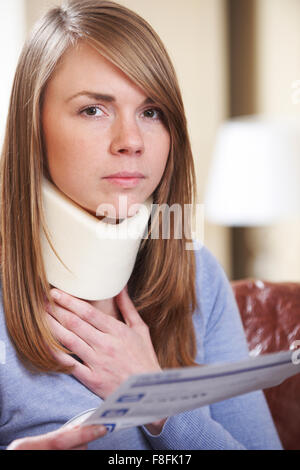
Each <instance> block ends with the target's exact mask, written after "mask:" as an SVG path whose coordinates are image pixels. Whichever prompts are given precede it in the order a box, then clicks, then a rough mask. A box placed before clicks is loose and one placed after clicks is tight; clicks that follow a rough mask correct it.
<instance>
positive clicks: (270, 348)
mask: <svg viewBox="0 0 300 470" xmlns="http://www.w3.org/2000/svg"><path fill="white" fill-rule="evenodd" d="M231 286H232V289H233V292H234V295H235V298H236V301H237V304H238V307H239V310H240V314H241V318H242V321H243V325H244V328H245V332H246V336H247V340H248V345H249V349H250V351H253V353H255V354H264V353H271V352H277V351H281V350H289V349H291V345H292V343H293V342H294V341H296V340H300V283H299V284H298V283H275V282H273V283H272V282H265V281H260V280H252V279H245V280H241V281H232V282H231ZM264 393H265V396H266V399H267V402H268V405H269V408H270V411H271V413H272V416H273V419H274V423H275V425H276V428H277V430H278V434H279V436H280V439H281V442H282V445H283V447H284V449H286V450H299V449H300V374H298V375H296V376H294V377H291V378H289V379H287V380H286V381H285V382H283V383H282V384H280V385H278V386H277V387H273V388H269V389H266V390H264Z"/></svg>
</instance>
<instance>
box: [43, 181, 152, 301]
mask: <svg viewBox="0 0 300 470" xmlns="http://www.w3.org/2000/svg"><path fill="white" fill-rule="evenodd" d="M42 195H43V205H44V211H45V217H46V224H47V230H48V233H49V236H50V240H51V243H52V245H53V247H54V249H55V250H56V252H57V254H58V256H59V257H60V258H61V260H62V261H63V263H64V264H65V265H66V267H67V268H68V269H67V268H66V267H65V266H64V265H63V263H62V262H61V261H60V260H59V259H58V257H57V256H56V255H55V253H54V252H53V250H52V248H51V247H50V245H49V243H48V241H47V238H46V236H45V233H44V231H43V230H41V243H42V251H43V259H44V265H45V269H46V275H47V279H48V282H49V283H50V284H51V285H52V286H54V287H57V288H58V289H61V290H62V291H64V292H67V293H68V294H71V295H74V296H75V297H78V298H81V299H85V300H104V299H108V298H112V297H115V296H116V295H117V294H119V293H120V292H121V290H122V289H123V288H124V287H125V286H126V284H127V282H128V281H129V278H130V276H131V274H132V271H133V268H134V264H135V261H136V257H137V254H138V251H139V248H140V244H141V241H142V238H144V237H145V236H147V228H148V221H149V218H150V215H151V205H152V203H153V197H152V196H151V197H150V198H149V199H148V200H147V201H146V202H145V203H144V204H142V205H141V206H140V209H139V210H138V211H137V213H136V214H135V215H134V216H132V217H128V218H126V219H123V220H122V222H121V223H119V224H109V223H107V222H104V221H100V220H99V219H97V217H95V216H93V215H91V214H90V213H89V212H87V211H85V210H84V209H82V208H81V207H80V206H78V205H77V204H76V203H75V202H73V201H72V200H71V199H69V198H68V197H67V196H66V195H65V194H63V193H62V192H61V191H60V190H59V189H58V188H57V187H56V186H54V185H53V184H52V183H51V182H50V181H49V180H48V179H46V178H44V179H43V184H42Z"/></svg>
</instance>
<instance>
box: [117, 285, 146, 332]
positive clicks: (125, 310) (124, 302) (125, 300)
mask: <svg viewBox="0 0 300 470" xmlns="http://www.w3.org/2000/svg"><path fill="white" fill-rule="evenodd" d="M115 299H116V303H117V305H118V307H119V310H120V312H121V314H122V316H123V318H124V320H125V322H126V324H127V325H128V326H130V327H135V326H145V322H144V321H143V319H142V317H141V316H140V314H139V313H138V311H137V309H136V308H135V305H134V303H133V302H132V300H131V298H130V297H129V294H128V291H127V289H126V287H124V289H123V290H122V291H121V292H120V293H119V294H118V295H117V296H116V297H115Z"/></svg>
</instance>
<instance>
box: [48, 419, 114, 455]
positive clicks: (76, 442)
mask: <svg viewBox="0 0 300 470" xmlns="http://www.w3.org/2000/svg"><path fill="white" fill-rule="evenodd" d="M55 432H56V433H57V434H56V435H53V436H52V443H51V446H52V448H53V447H54V448H58V449H62V450H63V449H72V448H75V447H82V446H85V445H86V444H88V443H89V442H92V441H94V440H96V439H99V438H100V437H103V436H105V434H106V433H107V429H106V427H105V426H101V425H100V426H95V425H93V426H75V427H74V428H69V429H67V430H66V429H64V428H63V429H60V430H58V431H55Z"/></svg>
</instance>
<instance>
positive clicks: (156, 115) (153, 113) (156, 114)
mask: <svg viewBox="0 0 300 470" xmlns="http://www.w3.org/2000/svg"><path fill="white" fill-rule="evenodd" d="M143 114H144V115H145V117H146V118H148V119H153V120H158V119H162V111H161V110H160V109H156V108H149V109H146V111H144V112H143Z"/></svg>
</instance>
